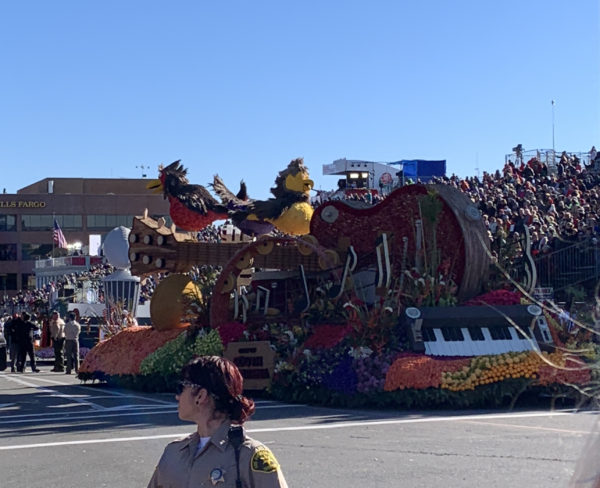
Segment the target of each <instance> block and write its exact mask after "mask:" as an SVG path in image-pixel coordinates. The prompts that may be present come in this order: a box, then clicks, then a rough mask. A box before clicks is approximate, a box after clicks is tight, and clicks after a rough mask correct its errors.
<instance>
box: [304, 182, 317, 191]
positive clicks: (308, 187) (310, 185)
mask: <svg viewBox="0 0 600 488" xmlns="http://www.w3.org/2000/svg"><path fill="white" fill-rule="evenodd" d="M303 184H304V192H305V193H308V192H309V191H311V190H312V189H313V188H314V187H315V182H314V181H313V180H304V181H303Z"/></svg>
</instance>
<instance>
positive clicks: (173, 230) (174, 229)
mask: <svg viewBox="0 0 600 488" xmlns="http://www.w3.org/2000/svg"><path fill="white" fill-rule="evenodd" d="M176 230H177V226H176V225H175V224H174V223H173V224H171V232H172V233H173V235H175V231H176Z"/></svg>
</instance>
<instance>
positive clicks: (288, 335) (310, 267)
mask: <svg viewBox="0 0 600 488" xmlns="http://www.w3.org/2000/svg"><path fill="white" fill-rule="evenodd" d="M151 186H153V187H154V188H155V189H158V190H159V191H162V192H164V195H165V198H169V200H170V202H171V217H172V219H173V221H174V224H175V225H173V226H171V227H168V226H167V225H166V223H165V221H164V220H159V221H155V220H153V219H152V218H150V217H148V216H147V215H144V216H140V217H136V218H135V219H134V222H133V226H132V230H131V232H130V234H129V238H128V240H129V260H130V264H131V272H132V273H133V274H134V275H137V276H142V277H143V276H146V275H148V274H156V273H163V274H164V273H169V276H168V278H167V279H165V280H163V281H162V282H161V283H160V284H159V286H158V288H157V290H156V293H155V295H154V296H153V298H152V302H151V318H152V323H153V326H152V327H129V328H126V329H124V330H122V331H120V332H118V333H116V334H114V335H113V336H112V337H109V338H108V339H106V340H105V341H103V342H101V343H100V344H98V345H97V346H96V347H95V348H94V349H92V350H91V351H90V353H89V354H88V355H87V357H86V359H85V361H84V362H83V364H82V365H81V368H80V373H79V376H80V378H81V379H82V380H85V381H87V380H101V381H108V382H110V383H115V384H120V385H126V386H130V387H134V388H141V389H146V390H159V391H165V390H169V389H171V388H172V387H173V385H174V382H175V381H176V378H177V374H178V372H179V370H180V369H181V366H182V365H183V364H184V363H185V362H186V361H187V360H189V359H190V358H191V357H192V356H193V355H197V354H224V355H225V356H226V357H229V358H231V359H232V360H234V361H235V362H236V363H237V364H238V366H240V369H241V370H242V373H243V374H244V376H245V382H246V387H247V388H248V389H251V390H261V391H263V392H265V393H266V394H269V395H271V396H272V397H274V398H278V399H282V400H286V401H298V402H311V403H322V404H327V405H346V406H386V407H409V408H417V407H418V408H431V407H441V406H445V407H475V406H498V405H514V404H515V403H516V402H517V401H519V399H531V398H539V397H540V395H546V396H550V397H557V396H562V397H565V396H566V397H571V398H576V397H577V398H587V397H588V396H590V397H591V396H593V385H594V380H595V378H596V371H595V368H594V362H595V359H596V346H595V344H594V343H593V342H592V340H591V332H590V331H589V330H587V328H586V327H585V325H584V324H578V325H577V326H575V327H571V325H570V324H565V323H561V321H560V320H559V319H558V312H559V310H558V309H557V308H556V307H555V306H547V305H546V304H544V303H542V302H540V301H537V300H535V299H534V297H533V295H532V292H533V290H534V288H535V281H536V277H535V267H533V266H531V263H527V259H525V257H523V259H522V260H521V261H522V263H524V264H523V266H524V267H525V270H524V272H523V273H522V276H524V277H525V278H524V279H522V280H521V281H520V282H515V281H514V280H512V279H511V276H510V274H509V273H505V272H504V271H503V270H500V272H498V271H497V270H496V271H495V272H493V273H490V270H494V269H495V268H494V266H495V264H496V263H494V262H493V260H492V258H491V254H490V251H489V239H488V238H487V232H486V229H485V228H484V225H483V223H482V219H481V216H480V213H479V210H478V209H477V208H476V207H475V206H474V205H473V204H472V202H471V200H470V199H469V198H468V197H467V196H466V195H465V194H464V193H462V192H460V191H459V190H457V189H455V188H454V187H451V186H448V185H421V184H415V185H408V186H403V187H400V188H397V189H395V190H394V191H393V192H392V193H390V194H389V195H387V197H386V198H385V199H383V200H382V201H381V202H380V203H378V204H376V205H366V204H362V203H361V202H346V201H328V202H325V203H322V204H321V205H320V206H318V207H317V208H316V209H314V211H313V208H312V207H311V206H310V205H308V203H307V202H308V193H309V191H310V189H311V188H312V181H311V180H310V179H309V178H308V172H307V170H306V168H305V167H304V165H303V163H302V161H301V160H294V161H292V162H291V163H290V165H289V166H288V168H286V169H285V170H284V171H282V172H280V174H279V176H278V177H277V179H276V185H275V187H274V188H273V189H272V193H273V196H274V198H271V199H269V200H266V201H256V200H252V199H250V198H249V197H248V195H247V193H246V188H245V186H244V185H243V184H242V186H241V188H240V191H239V192H238V194H236V195H234V194H233V193H232V192H231V191H230V190H229V189H227V187H226V186H225V185H224V183H223V182H222V181H221V180H220V178H218V177H215V182H214V184H213V190H214V191H215V193H216V194H217V196H218V197H219V199H220V201H219V200H217V199H216V198H214V197H212V195H210V192H209V191H208V190H207V189H206V188H204V187H200V186H199V185H191V184H190V183H189V182H188V180H187V177H186V170H185V169H184V168H183V167H182V166H181V165H180V163H179V162H175V163H173V164H172V165H169V166H167V168H164V169H161V170H160V177H159V180H157V182H156V183H154V184H153V185H151ZM217 218H227V219H230V221H232V222H234V223H235V224H236V228H239V229H242V230H243V231H244V232H245V235H246V236H250V238H248V237H246V238H239V239H230V240H229V241H230V242H198V240H197V239H196V237H195V234H194V233H193V232H192V231H198V230H201V229H202V228H203V227H204V226H206V225H208V223H210V222H212V221H214V220H215V219H217ZM181 229H185V230H187V231H189V232H179V230H181ZM273 230H275V231H276V232H273ZM525 234H526V233H525Z"/></svg>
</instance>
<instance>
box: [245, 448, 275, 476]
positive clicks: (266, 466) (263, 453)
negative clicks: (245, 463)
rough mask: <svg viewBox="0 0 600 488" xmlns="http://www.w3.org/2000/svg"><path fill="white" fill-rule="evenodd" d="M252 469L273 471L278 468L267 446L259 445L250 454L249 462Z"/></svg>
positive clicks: (261, 471) (260, 471)
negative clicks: (250, 459)
mask: <svg viewBox="0 0 600 488" xmlns="http://www.w3.org/2000/svg"><path fill="white" fill-rule="evenodd" d="M250 464H251V466H252V471H258V472H259V473H273V472H274V471H277V470H278V469H279V463H278V462H277V459H275V456H273V453H272V452H271V450H270V449H269V448H268V447H264V446H263V447H259V448H258V449H257V450H256V451H254V454H253V455H252V461H251V462H250Z"/></svg>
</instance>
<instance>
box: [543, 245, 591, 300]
mask: <svg viewBox="0 0 600 488" xmlns="http://www.w3.org/2000/svg"><path fill="white" fill-rule="evenodd" d="M535 266H536V269H537V276H538V278H537V286H539V287H552V288H554V290H555V291H556V290H562V289H564V288H566V287H567V286H569V285H575V284H577V283H583V282H586V281H591V280H593V282H594V283H595V282H597V281H598V279H599V278H600V247H599V246H598V245H597V244H596V243H594V242H592V241H591V240H586V241H583V242H578V243H575V244H571V245H567V246H566V247H564V248H562V249H558V250H556V251H553V252H550V253H547V254H542V255H538V256H537V257H536V258H535Z"/></svg>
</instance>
